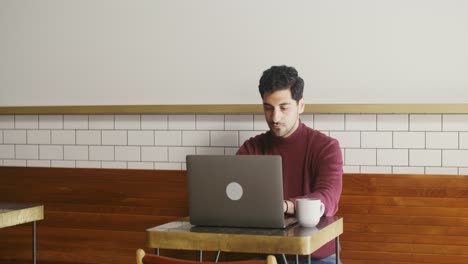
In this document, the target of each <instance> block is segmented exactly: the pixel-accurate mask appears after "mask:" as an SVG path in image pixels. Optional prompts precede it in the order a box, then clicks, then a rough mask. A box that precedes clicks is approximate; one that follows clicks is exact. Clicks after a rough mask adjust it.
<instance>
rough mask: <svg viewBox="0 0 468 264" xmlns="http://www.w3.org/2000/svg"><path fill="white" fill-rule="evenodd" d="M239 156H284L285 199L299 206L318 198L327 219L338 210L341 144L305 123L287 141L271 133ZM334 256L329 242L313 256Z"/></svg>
mask: <svg viewBox="0 0 468 264" xmlns="http://www.w3.org/2000/svg"><path fill="white" fill-rule="evenodd" d="M237 154H239V155H281V158H282V161H283V193H284V199H287V200H290V201H292V202H293V203H294V204H296V199H298V198H301V197H313V198H319V199H320V200H321V201H322V202H323V203H324V204H325V215H326V216H333V215H335V213H336V212H337V210H338V202H339V199H340V195H341V189H342V176H343V159H342V155H341V150H340V146H339V143H338V141H337V140H336V139H333V138H331V137H329V136H327V135H324V134H322V133H321V132H319V131H317V130H314V129H311V128H309V127H307V126H305V125H304V124H303V123H302V122H300V123H299V127H298V128H297V129H296V131H294V133H293V134H291V135H290V136H288V137H287V138H282V137H277V136H275V135H274V134H272V133H271V131H268V132H266V133H263V134H260V135H257V136H255V137H253V138H250V139H249V140H247V141H245V142H244V144H243V145H242V146H241V147H240V149H239V150H238V151H237ZM334 253H335V243H334V241H330V242H329V243H327V244H326V245H324V246H323V247H321V248H320V249H318V250H317V251H316V252H314V253H313V254H312V257H313V258H324V257H328V256H330V255H332V254H334Z"/></svg>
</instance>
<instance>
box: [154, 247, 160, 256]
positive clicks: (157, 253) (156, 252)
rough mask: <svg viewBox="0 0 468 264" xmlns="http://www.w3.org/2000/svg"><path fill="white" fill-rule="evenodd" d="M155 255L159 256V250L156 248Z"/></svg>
mask: <svg viewBox="0 0 468 264" xmlns="http://www.w3.org/2000/svg"><path fill="white" fill-rule="evenodd" d="M154 254H155V255H156V256H159V248H155V249H154Z"/></svg>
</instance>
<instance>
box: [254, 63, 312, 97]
mask: <svg viewBox="0 0 468 264" xmlns="http://www.w3.org/2000/svg"><path fill="white" fill-rule="evenodd" d="M285 89H290V90H291V97H292V98H293V99H294V100H296V102H299V100H301V98H302V94H303V92H304V80H302V78H301V77H299V75H298V74H297V70H296V69H295V68H294V67H289V66H286V65H281V66H272V67H271V68H270V69H268V70H266V71H264V72H263V75H262V77H261V78H260V84H259V85H258V90H259V91H260V95H261V96H262V98H263V94H264V93H273V92H276V91H280V90H285Z"/></svg>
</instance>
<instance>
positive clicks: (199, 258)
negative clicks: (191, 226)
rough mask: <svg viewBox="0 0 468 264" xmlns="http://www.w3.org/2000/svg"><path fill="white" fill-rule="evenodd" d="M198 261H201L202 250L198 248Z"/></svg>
mask: <svg viewBox="0 0 468 264" xmlns="http://www.w3.org/2000/svg"><path fill="white" fill-rule="evenodd" d="M198 261H199V262H202V261H203V250H200V252H199V255H198Z"/></svg>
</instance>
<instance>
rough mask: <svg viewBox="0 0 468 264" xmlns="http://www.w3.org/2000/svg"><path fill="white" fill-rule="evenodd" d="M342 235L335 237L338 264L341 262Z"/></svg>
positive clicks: (336, 261)
mask: <svg viewBox="0 0 468 264" xmlns="http://www.w3.org/2000/svg"><path fill="white" fill-rule="evenodd" d="M339 247H340V237H339V236H337V237H336V238H335V256H336V260H335V263H336V264H339V263H340V248H339Z"/></svg>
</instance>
